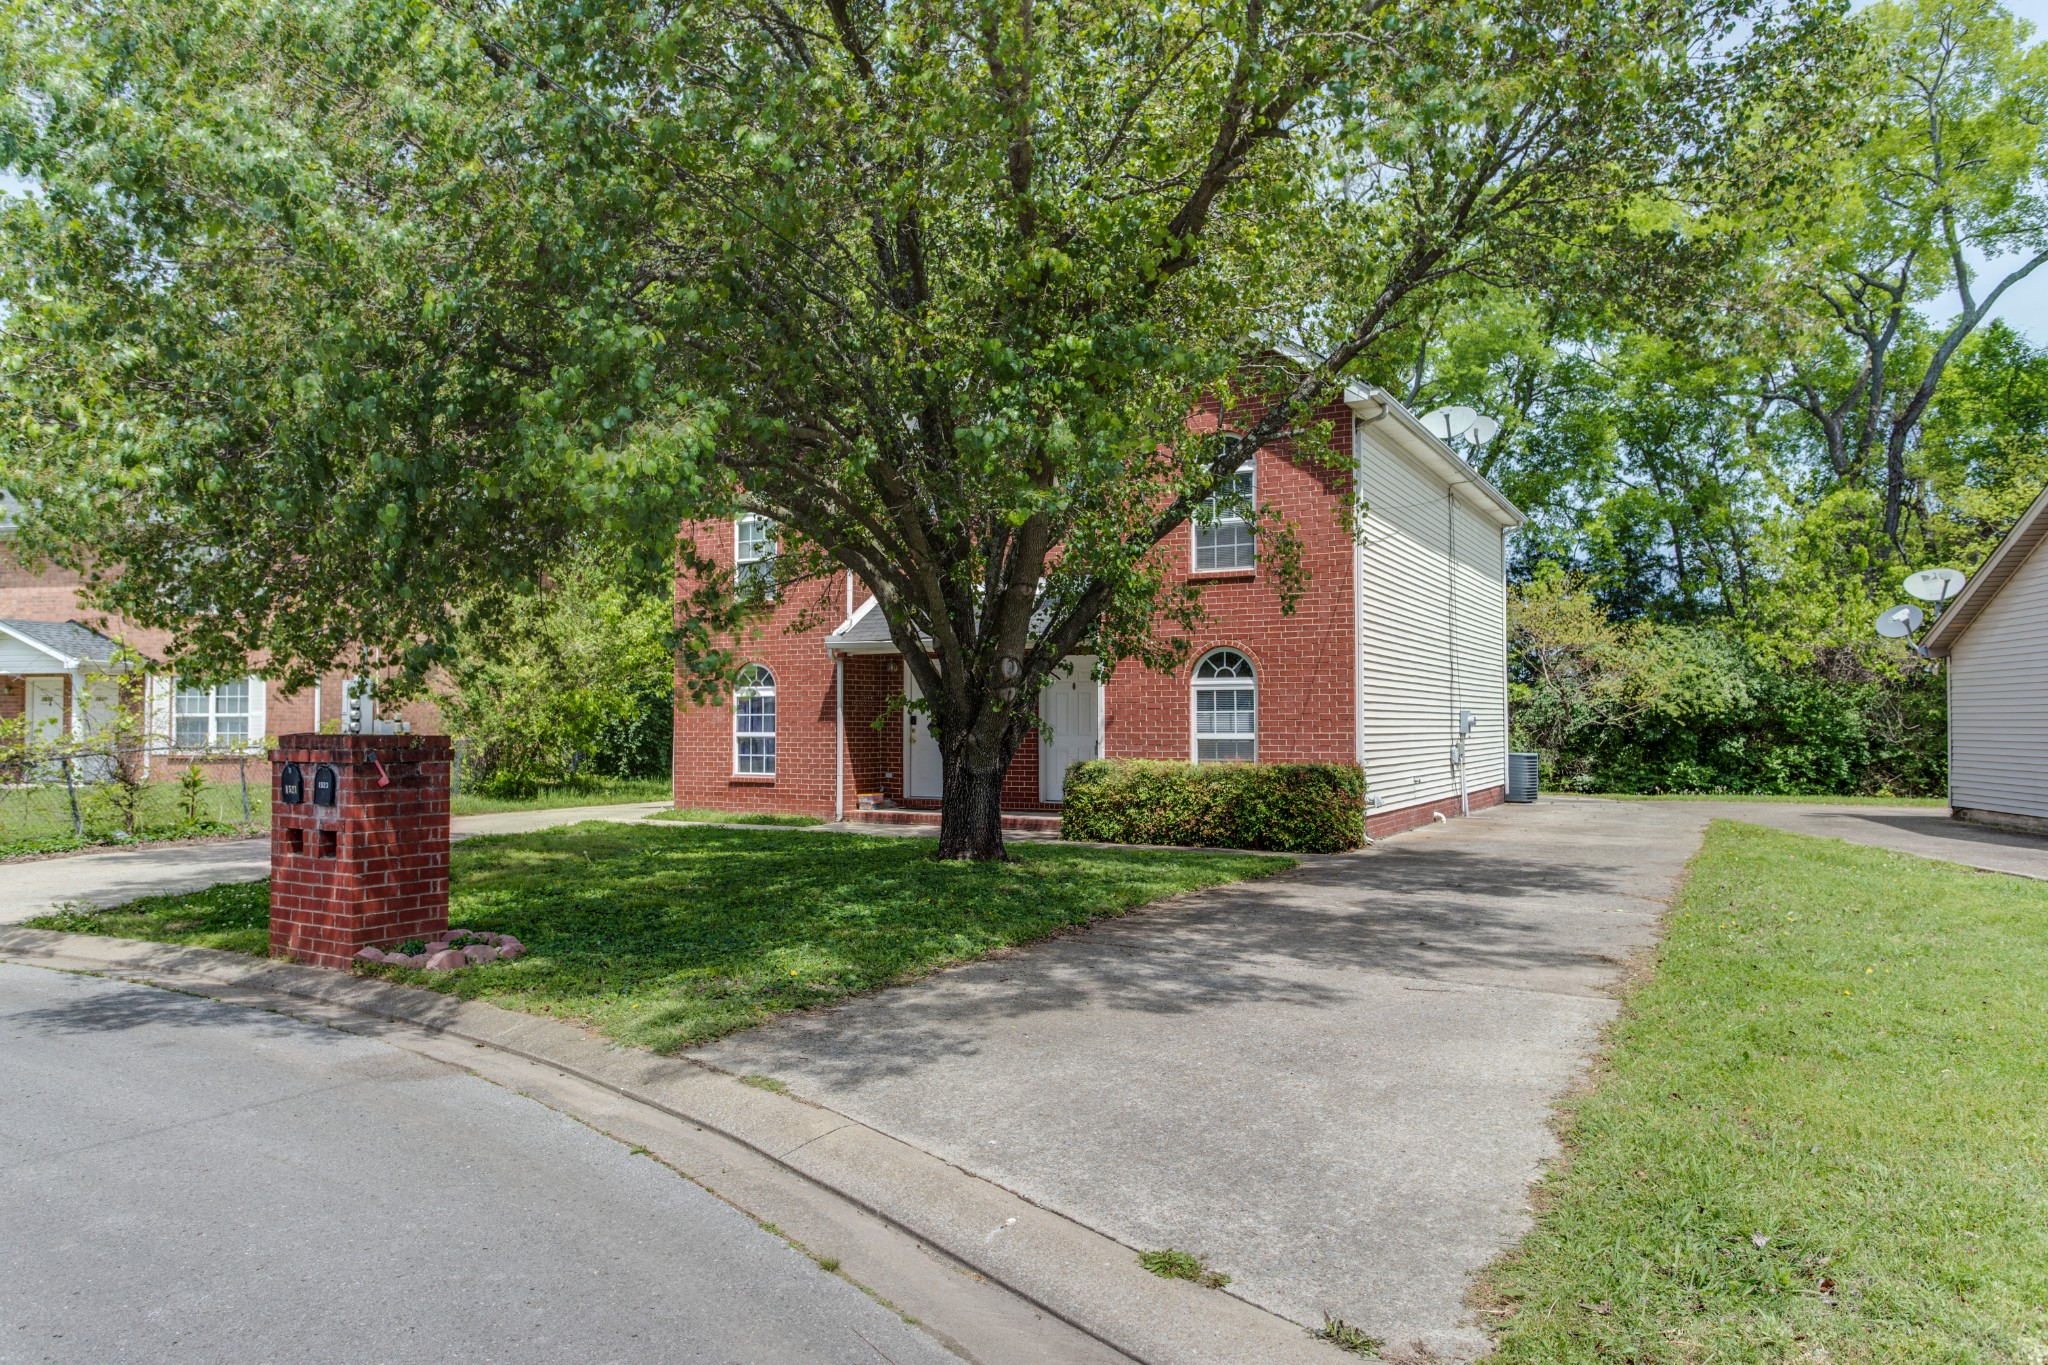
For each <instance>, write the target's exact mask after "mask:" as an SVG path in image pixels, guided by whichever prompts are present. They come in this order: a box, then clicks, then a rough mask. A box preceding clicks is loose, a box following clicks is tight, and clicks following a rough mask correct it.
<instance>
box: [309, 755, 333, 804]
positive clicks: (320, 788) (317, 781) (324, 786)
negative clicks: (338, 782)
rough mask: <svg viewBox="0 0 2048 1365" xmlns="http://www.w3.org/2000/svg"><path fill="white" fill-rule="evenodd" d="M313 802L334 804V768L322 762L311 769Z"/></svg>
mask: <svg viewBox="0 0 2048 1365" xmlns="http://www.w3.org/2000/svg"><path fill="white" fill-rule="evenodd" d="M313 804H314V805H316V806H331V805H333V804H334V769H332V768H330V767H328V766H327V765H326V764H325V763H322V764H321V765H320V766H319V767H317V768H315V769H313Z"/></svg>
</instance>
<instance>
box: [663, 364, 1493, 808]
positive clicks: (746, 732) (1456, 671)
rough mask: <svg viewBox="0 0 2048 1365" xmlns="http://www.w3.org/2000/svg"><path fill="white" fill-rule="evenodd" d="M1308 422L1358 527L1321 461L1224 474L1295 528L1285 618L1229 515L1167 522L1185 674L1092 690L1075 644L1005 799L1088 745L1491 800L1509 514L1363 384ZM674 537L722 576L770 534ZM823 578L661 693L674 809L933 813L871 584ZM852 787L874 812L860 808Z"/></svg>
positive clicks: (755, 528)
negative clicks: (1318, 769)
mask: <svg viewBox="0 0 2048 1365" xmlns="http://www.w3.org/2000/svg"><path fill="white" fill-rule="evenodd" d="M1319 415H1320V416H1321V417H1322V418H1323V419H1326V420H1327V421H1328V423H1329V426H1330V430H1331V432H1332V437H1331V439H1332V441H1333V442H1334V443H1336V444H1337V448H1338V450H1339V452H1340V454H1345V455H1348V460H1347V463H1348V465H1349V468H1350V471H1351V473H1350V477H1355V478H1356V479H1357V480H1358V481H1359V487H1360V488H1361V490H1362V491H1363V493H1364V495H1365V497H1366V499H1367V500H1368V502H1369V504H1370V510H1369V512H1368V515H1367V517H1366V521H1365V535H1364V539H1363V543H1362V544H1354V543H1353V542H1352V540H1351V538H1350V537H1349V536H1347V535H1346V534H1345V532H1344V531H1343V529H1342V527H1341V525H1340V522H1339V518H1338V515H1337V513H1338V509H1339V505H1340V503H1341V500H1342V498H1343V496H1344V493H1345V488H1344V482H1343V481H1344V479H1345V477H1346V476H1345V475H1344V474H1333V473H1332V472H1331V471H1330V470H1328V469H1326V468H1322V467H1318V466H1313V465H1309V464H1306V463H1303V462H1301V461H1298V460H1296V459H1293V458H1290V457H1289V455H1287V454H1286V453H1284V452H1283V451H1280V450H1276V449H1272V448H1268V449H1263V450H1261V451H1259V452H1258V454H1257V456H1256V458H1255V459H1254V460H1253V461H1251V462H1249V463H1248V464H1247V466H1246V468H1245V470H1244V472H1243V473H1242V474H1241V475H1240V477H1241V478H1244V479H1247V480H1249V481H1250V484H1251V488H1252V493H1253V496H1254V497H1255V498H1256V499H1257V500H1258V501H1259V502H1262V503H1271V504H1274V505H1275V506H1276V507H1277V508H1279V509H1280V510H1281V512H1282V513H1283V514H1284V515H1286V516H1288V517H1290V518H1291V519H1292V520H1294V521H1295V522H1296V523H1297V524H1298V526H1299V527H1300V534H1301V535H1302V537H1303V539H1304V542H1305V544H1304V558H1305V561H1306V566H1307V568H1308V569H1309V571H1310V574H1311V580H1310V583H1309V586H1308V590H1307V592H1306V593H1305V595H1304V596H1303V597H1302V599H1301V600H1300V602H1299V603H1298V604H1297V606H1296V608H1295V611H1294V613H1293V614H1292V615H1282V614H1281V612H1280V607H1279V602H1278V599H1277V598H1276V596H1275V593H1274V590H1273V586H1272V585H1271V583H1270V582H1268V581H1266V579H1265V576H1264V571H1262V570H1261V569H1260V568H1259V567H1258V566H1257V565H1256V564H1255V562H1254V555H1253V544H1252V536H1251V534H1250V530H1249V528H1248V527H1246V526H1245V525H1244V524H1243V523H1241V522H1236V521H1231V520H1222V521H1219V522H1217V523H1216V524H1214V525H1212V526H1194V525H1190V526H1188V527H1186V528H1184V529H1183V530H1181V531H1179V532H1177V533H1176V538H1175V539H1173V540H1170V541H1169V543H1168V545H1169V549H1170V551H1171V553H1173V554H1174V555H1175V557H1176V558H1177V560H1178V562H1179V564H1180V566H1181V567H1180V569H1179V573H1180V574H1182V575H1183V576H1184V577H1186V578H1191V579H1195V580H1198V581H1199V582H1200V583H1201V584H1202V585H1203V599H1202V600H1203V605H1204V607H1205V609H1206V612H1207V620H1206V622H1205V623H1204V624H1203V626H1202V628H1201V631H1200V634H1199V636H1198V638H1197V639H1196V640H1195V641H1194V649H1193V650H1192V652H1191V653H1190V655H1189V658H1188V662H1187V664H1186V666H1185V667H1183V668H1181V669H1179V670H1178V671H1176V672H1174V673H1171V674H1167V673H1160V672H1154V671H1151V670H1148V669H1144V668H1140V667H1139V666H1137V665H1136V664H1132V663H1125V664H1121V665H1119V666H1118V667H1117V668H1116V669H1115V671H1114V673H1113V674H1112V676H1111V677H1110V678H1109V679H1108V680H1107V681H1106V682H1097V681H1095V680H1094V679H1092V678H1091V676H1090V671H1091V667H1092V664H1093V660H1090V659H1083V658H1076V659H1075V660H1074V661H1073V662H1072V663H1071V664H1070V665H1069V668H1068V670H1067V673H1066V675H1065V676H1064V677H1062V678H1060V679H1059V680H1057V681H1055V682H1054V683H1053V684H1051V685H1050V686H1048V687H1047V688H1046V689H1045V690H1044V692H1043V693H1041V695H1040V701H1039V705H1040V707H1041V714H1042V715H1043V716H1044V717H1045V718H1046V720H1047V721H1048V722H1049V728H1050V731H1051V734H1050V736H1048V737H1042V738H1041V739H1039V740H1038V741H1037V742H1035V743H1033V742H1027V743H1026V744H1025V745H1024V747H1023V748H1022V749H1020V750H1019V751H1018V754H1017V757H1016V760H1015V762H1014V763H1012V765H1011V767H1010V772H1009V778H1008V782H1007V784H1006V787H1005V792H1004V808H1005V810H1006V811H1013V812H1016V813H1018V814H1020V815H1023V814H1032V813H1036V814H1041V815H1043V814H1050V813H1055V812H1057V811H1058V809H1059V802H1060V795H1061V781H1062V778H1063V777H1064V774H1065V771H1066V767H1067V765H1068V764H1070V763H1072V762H1074V761H1076V760H1078V759H1083V758H1092V757H1095V756H1097V755H1101V756H1104V757H1112V758H1126V757H1128V758H1161V759H1177V760H1183V761H1188V760H1192V761H1195V762H1228V761H1238V760H1248V759H1255V760H1258V761H1265V762H1287V761H1318V762H1328V761H1354V762H1357V763H1359V764H1360V765H1361V766H1362V767H1363V768H1364V769H1365V772H1366V780H1367V784H1368V793H1369V794H1368V796H1367V803H1368V807H1369V809H1368V813H1367V829H1368V831H1369V832H1371V833H1372V834H1374V835H1380V834H1387V833H1392V832H1394V831H1397V830H1401V829H1407V828H1411V827H1413V826H1415V825H1418V824H1422V823H1426V822H1427V821H1428V820H1429V819H1430V818H1431V816H1432V815H1433V814H1436V813H1443V814H1445V815H1456V814H1457V813H1458V812H1459V810H1460V809H1461V803H1464V802H1469V806H1470V808H1472V809H1478V808H1481V807H1484V806H1488V805H1492V804H1495V803H1497V802H1498V801H1500V800H1501V799H1502V797H1503V795H1504V794H1505V784H1506V780H1507V600H1506V537H1507V534H1508V533H1509V532H1510V531H1511V530H1513V529H1514V528H1515V527H1516V526H1519V525H1520V524H1521V522H1522V514H1521V513H1520V512H1519V511H1518V510H1517V509H1516V508H1515V507H1514V506H1513V505H1512V504H1511V503H1509V502H1508V500H1507V499H1506V498H1505V497H1503V496H1502V495H1501V493H1500V492H1499V490H1497V489H1495V488H1494V487H1493V486H1492V485H1491V484H1489V483H1487V481H1486V480H1485V479H1483V478H1481V477H1480V475H1479V474H1478V473H1477V472H1476V471H1475V470H1474V469H1473V468H1472V467H1471V466H1470V465H1468V464H1467V463H1466V462H1465V461H1464V460H1463V459H1461V458H1460V457H1459V456H1458V454H1457V453H1456V452H1455V451H1454V450H1452V449H1451V448H1450V447H1449V446H1448V445H1446V444H1445V443H1444V442H1443V441H1441V440H1438V439H1437V438H1436V437H1434V436H1432V435H1431V434H1430V433H1429V432H1428V431H1427V430H1426V429H1425V428H1424V427H1423V426H1422V424H1421V423H1420V422H1419V421H1418V420H1417V419H1416V418H1415V417H1414V415H1413V414H1411V413H1409V412H1408V410H1407V409H1405V408H1403V407H1402V406H1401V405H1400V404H1399V403H1397V402H1395V401H1394V400H1393V399H1392V398H1390V397H1389V396H1388V395H1387V394H1385V393H1384V392H1382V391H1380V390H1378V389H1375V388H1363V387H1352V388H1348V389H1347V390H1346V391H1345V394H1344V397H1343V400H1342V401H1341V402H1338V403H1334V404H1332V405H1331V406H1330V407H1329V408H1328V409H1326V410H1325V411H1324V412H1322V413H1321V414H1319ZM685 529H686V533H687V534H690V535H691V536H692V537H693V538H694V539H695V541H696V543H697V545H698V548H699V549H700V550H701V551H703V552H705V553H707V554H709V555H711V556H712V557H714V558H715V559H716V560H717V561H718V562H720V563H721V564H726V565H738V566H739V567H740V568H741V571H742V572H744V568H745V565H746V564H748V563H750V562H754V561H757V560H758V559H759V558H761V557H762V556H763V555H764V554H765V553H768V552H769V551H770V549H771V542H770V538H769V537H770V528H768V527H766V526H764V525H761V524H759V523H758V522H757V521H756V519H754V518H741V519H740V521H739V522H738V523H737V524H733V523H720V524H698V525H695V526H691V527H688V528H685ZM843 578H844V581H843V583H838V584H835V585H834V587H833V588H832V590H831V591H832V594H833V606H834V612H833V614H835V615H837V614H839V599H840V597H841V596H842V595H843V598H844V605H843V618H842V619H841V620H840V623H839V624H838V626H837V627H836V628H834V629H830V630H828V631H825V632H823V633H822V634H821V633H820V632H819V631H818V630H816V629H805V628H803V626H804V622H805V621H806V620H807V619H810V620H814V619H815V617H816V610H815V608H816V605H817V602H816V599H815V598H814V597H812V596H809V595H807V594H798V595H796V597H795V599H794V600H791V601H787V602H784V603H781V604H779V605H778V606H777V608H776V610H775V614H774V617H773V619H772V621H771V624H770V626H769V628H768V629H767V631H766V632H765V633H764V634H763V636H762V637H761V638H759V639H757V640H754V641H751V642H749V644H748V645H747V647H746V652H747V654H748V665H747V667H746V669H745V671H744V672H743V674H742V676H741V679H740V685H739V686H738V687H737V688H735V690H734V694H733V695H732V696H731V697H730V698H728V699H727V700H726V701H725V702H723V703H722V704H718V705H709V706H687V707H685V706H679V707H678V709H677V712H676V718H675V767H674V772H675V800H676V804H677V805H678V806H698V807H709V808H712V809H717V810H730V811H736V812H738V811H777V812H789V813H797V814H808V815H818V816H823V817H826V818H840V819H849V820H855V821H859V820H887V821H892V822H899V821H902V820H905V819H918V818H935V816H922V817H921V816H919V815H915V814H909V812H919V811H929V812H935V811H936V810H937V808H938V800H939V796H940V787H939V782H940V765H939V762H938V746H937V744H936V743H935V742H934V741H933V740H932V738H931V736H930V734H929V733H928V732H927V731H926V729H925V725H924V722H923V719H922V717H919V716H915V715H911V716H909V717H907V719H908V724H907V725H906V715H905V713H904V712H903V711H902V710H900V709H894V710H892V709H891V708H890V705H889V703H890V699H891V698H892V697H896V696H898V695H910V696H915V695H916V694H915V691H914V687H915V684H913V683H911V682H910V680H909V678H908V674H907V670H906V669H905V668H904V666H903V662H902V659H901V657H900V656H899V655H898V654H897V651H896V648H895V646H894V645H893V644H891V643H890V641H889V637H888V631H887V629H886V627H885V625H884V623H883V622H882V620H881V619H880V618H879V617H878V616H877V614H876V612H875V610H874V607H873V599H872V598H871V597H870V596H869V594H868V593H867V592H866V590H865V589H864V588H863V587H862V586H861V585H860V584H859V583H857V582H856V581H854V579H853V576H852V575H851V574H847V575H844V576H843ZM682 590H683V585H682V584H680V583H679V584H678V592H679V594H680V593H681V591H682ZM680 694H681V693H680V689H679V695H680ZM1466 713H1469V722H1467V721H1464V720H1461V717H1463V716H1465V714H1466ZM878 716H881V717H884V719H883V720H882V722H881V724H880V725H879V726H877V725H876V724H875V720H876V718H877V717H878ZM1461 732H1463V733H1462V737H1463V743H1462V745H1461V744H1460V739H1461ZM1461 755H1462V760H1463V761H1462V765H1461V764H1460V761H1459V759H1460V756H1461ZM864 796H869V797H878V798H879V799H880V801H881V802H882V803H884V804H885V805H886V806H887V807H889V809H885V810H883V811H880V812H870V811H864V810H862V809H861V807H862V805H863V801H862V798H863V797H864Z"/></svg>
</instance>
